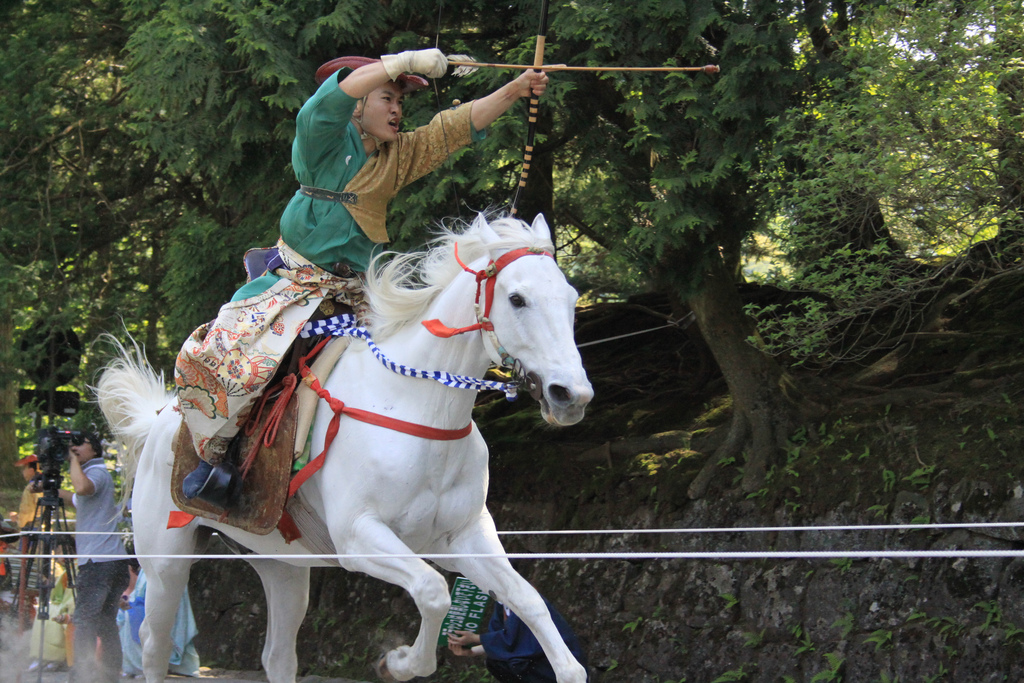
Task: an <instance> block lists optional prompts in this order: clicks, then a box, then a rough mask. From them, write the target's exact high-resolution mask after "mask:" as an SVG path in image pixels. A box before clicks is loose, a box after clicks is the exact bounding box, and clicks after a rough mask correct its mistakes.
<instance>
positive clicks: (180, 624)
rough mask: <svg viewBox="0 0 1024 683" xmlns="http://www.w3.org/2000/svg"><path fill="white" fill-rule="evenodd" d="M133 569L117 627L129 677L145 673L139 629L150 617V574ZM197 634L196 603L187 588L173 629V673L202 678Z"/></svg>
mask: <svg viewBox="0 0 1024 683" xmlns="http://www.w3.org/2000/svg"><path fill="white" fill-rule="evenodd" d="M129 569H130V571H131V573H132V580H131V582H130V583H129V585H128V588H127V589H126V590H125V592H124V593H123V594H122V595H121V611H120V612H118V613H117V627H118V631H119V632H120V634H121V652H122V653H123V657H124V659H123V660H122V664H121V672H122V673H124V675H125V676H139V675H141V674H142V642H141V638H140V637H139V627H140V626H141V625H142V620H143V618H144V617H145V616H146V573H145V572H144V571H143V570H142V568H141V567H138V565H136V564H132V566H131V567H130V568H129ZM197 635H199V630H198V629H197V628H196V620H195V617H194V616H193V615H192V603H191V602H189V599H188V589H187V588H186V589H185V592H184V593H182V595H181V602H180V603H179V604H178V613H177V615H175V617H174V627H173V628H172V629H171V640H172V641H174V648H173V649H172V650H171V660H170V668H169V672H170V673H171V674H174V675H176V676H198V675H199V653H198V652H196V646H195V644H194V642H193V641H194V640H195V637H196V636H197Z"/></svg>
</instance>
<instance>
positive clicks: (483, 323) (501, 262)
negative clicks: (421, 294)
mask: <svg viewBox="0 0 1024 683" xmlns="http://www.w3.org/2000/svg"><path fill="white" fill-rule="evenodd" d="M530 255H537V256H551V258H554V256H552V255H551V253H550V252H547V251H544V250H543V249H537V248H536V247H522V248H521V249H513V250H512V251H509V252H506V253H504V254H502V255H501V256H500V257H498V260H497V261H491V262H490V263H488V264H487V267H485V268H483V269H482V270H473V269H472V268H470V267H469V266H467V265H466V264H465V263H463V262H462V259H460V258H459V246H458V245H455V260H456V261H458V262H459V265H460V266H462V269H463V270H464V271H466V272H467V273H471V274H473V275H475V276H476V303H477V305H479V304H480V292H481V290H483V292H484V310H483V316H482V317H481V318H480V319H479V321H478V322H476V323H475V324H473V325H467V326H466V327H448V326H447V325H445V324H444V323H442V322H441V321H440V320H436V319H435V320H424V321H423V323H422V324H423V326H424V327H426V328H427V330H428V331H429V332H430V333H431V334H432V335H434V336H435V337H443V338H445V339H447V338H448V337H454V336H455V335H457V334H463V333H465V332H473V331H475V330H488V331H490V330H493V329H494V325H493V324H492V323H491V320H490V315H491V304H493V303H494V286H495V284H496V283H497V281H498V273H500V272H501V271H502V269H503V268H504V267H505V266H507V265H508V264H510V263H512V262H513V261H515V260H516V259H518V258H521V257H523V256H530ZM485 281H486V283H487V284H486V285H484V286H483V287H481V285H482V284H483V283H484V282H485Z"/></svg>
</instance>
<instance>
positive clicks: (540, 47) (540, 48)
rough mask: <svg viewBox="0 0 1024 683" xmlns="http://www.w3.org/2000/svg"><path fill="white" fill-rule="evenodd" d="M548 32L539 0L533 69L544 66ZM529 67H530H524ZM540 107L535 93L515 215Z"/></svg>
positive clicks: (544, 4) (545, 3)
mask: <svg viewBox="0 0 1024 683" xmlns="http://www.w3.org/2000/svg"><path fill="white" fill-rule="evenodd" d="M547 32H548V0H541V5H540V26H539V27H538V28H537V44H536V46H535V47H534V50H533V67H532V68H533V69H536V70H537V71H541V67H542V66H544V44H545V42H546V41H547ZM526 68H531V67H526ZM539 108H540V100H539V98H537V97H536V96H535V95H531V96H530V117H529V126H528V127H527V129H526V149H525V150H524V152H523V171H522V173H521V174H520V175H519V185H517V186H516V191H515V194H513V195H512V205H511V207H510V209H509V213H511V214H512V216H516V215H518V213H519V197H520V196H521V195H522V193H523V188H524V187H526V178H527V177H528V176H529V175H530V163H531V162H532V161H533V143H534V140H535V138H536V136H537V111H538V110H539Z"/></svg>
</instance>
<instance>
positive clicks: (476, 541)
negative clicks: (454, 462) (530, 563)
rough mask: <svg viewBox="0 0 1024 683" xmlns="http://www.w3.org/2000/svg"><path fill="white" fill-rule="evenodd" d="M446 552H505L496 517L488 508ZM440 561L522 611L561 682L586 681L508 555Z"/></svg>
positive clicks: (574, 659)
mask: <svg viewBox="0 0 1024 683" xmlns="http://www.w3.org/2000/svg"><path fill="white" fill-rule="evenodd" d="M447 552H450V553H452V554H453V555H503V554H504V553H505V549H504V548H503V547H502V545H501V541H499V540H498V533H497V531H496V530H495V528H494V521H493V520H492V519H491V516H490V514H489V513H487V512H486V511H485V512H484V514H483V515H481V517H480V519H479V520H478V521H477V522H475V523H473V524H471V525H470V526H469V527H467V528H466V530H465V531H463V532H462V533H460V534H459V535H458V536H457V537H456V538H455V539H454V540H453V541H452V543H451V544H450V545H449V547H448V551H447ZM438 564H439V565H441V566H442V567H444V568H445V569H449V570H450V571H454V572H458V573H460V574H462V575H463V576H465V577H466V578H467V579H469V580H470V581H472V582H473V583H475V584H476V585H477V586H479V587H480V588H481V589H483V590H484V591H486V592H490V593H492V594H493V595H494V596H496V597H497V599H498V601H499V602H500V603H501V604H503V605H506V606H508V607H509V608H510V609H511V610H512V611H513V612H515V613H516V614H517V615H519V618H520V619H522V620H523V622H524V623H525V624H526V625H527V626H529V627H530V631H532V632H533V635H534V636H536V637H537V641H538V642H539V643H540V646H541V647H542V648H543V649H544V654H545V655H546V656H547V658H548V662H550V663H551V668H552V669H554V671H555V676H556V677H557V678H558V683H586V680H587V671H586V669H585V668H584V667H583V665H582V664H580V663H579V662H577V661H576V658H575V657H574V656H573V654H572V652H570V651H569V648H568V646H567V645H566V644H565V641H564V640H562V636H561V635H560V634H559V633H558V629H557V628H556V627H555V623H554V622H553V621H552V619H551V614H550V613H549V612H548V608H547V605H545V604H544V600H543V599H541V597H540V593H538V592H537V589H535V588H534V587H533V586H531V585H530V583H529V582H528V581H527V580H526V579H524V578H523V577H522V576H520V575H519V574H518V573H517V572H516V570H515V569H513V568H512V565H511V564H510V563H509V561H508V560H507V559H505V558H496V557H465V558H454V559H451V560H444V561H438Z"/></svg>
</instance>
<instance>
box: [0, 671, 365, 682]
mask: <svg viewBox="0 0 1024 683" xmlns="http://www.w3.org/2000/svg"><path fill="white" fill-rule="evenodd" d="M200 674H201V675H200V677H198V678H189V677H186V676H168V677H167V681H168V683H188V682H189V681H217V682H218V683H252V682H253V681H266V680H267V676H266V674H264V673H263V672H262V671H226V670H224V669H208V668H206V667H203V668H202V669H201V670H200ZM67 680H68V673H67V671H58V672H52V671H44V672H43V675H42V678H41V679H40V676H39V672H37V671H32V672H28V673H23V674H22V675H21V681H20V683H67ZM121 680H122V681H126V682H129V681H137V682H138V683H142V682H143V681H144V679H143V678H142V677H141V676H140V677H138V678H126V677H123V678H122V679H121ZM297 681H298V683H367V682H366V681H356V680H352V679H351V678H322V677H320V676H305V677H300V678H298V679H297ZM3 683H19V682H18V681H16V680H12V681H7V680H4V681H3Z"/></svg>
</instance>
